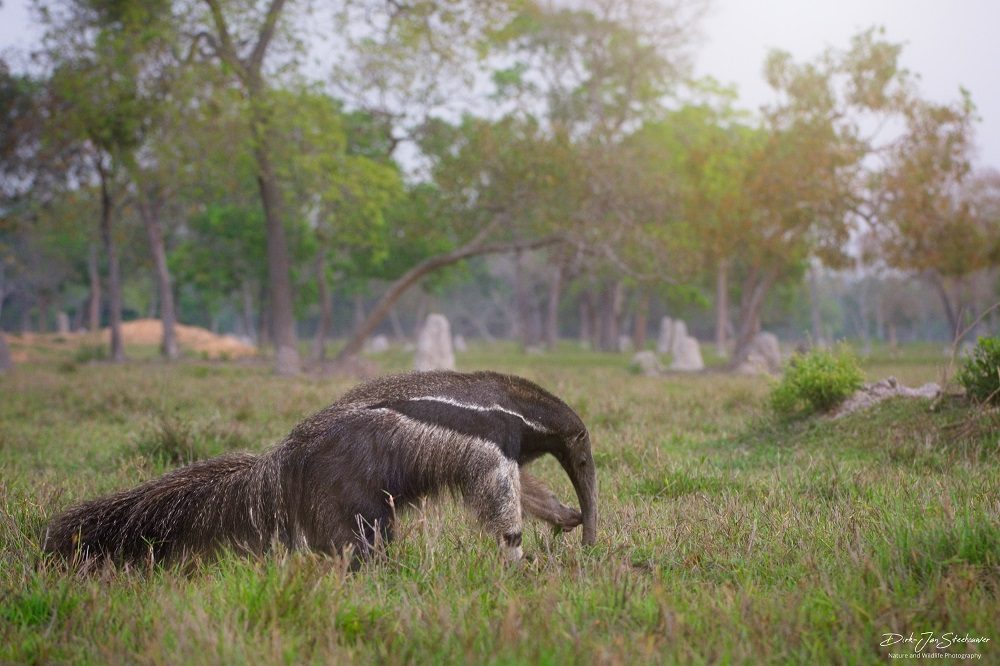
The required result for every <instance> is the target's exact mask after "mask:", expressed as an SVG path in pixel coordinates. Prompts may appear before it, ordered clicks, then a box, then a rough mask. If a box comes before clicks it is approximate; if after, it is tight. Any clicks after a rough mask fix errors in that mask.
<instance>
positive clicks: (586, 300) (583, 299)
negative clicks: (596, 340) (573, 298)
mask: <svg viewBox="0 0 1000 666" xmlns="http://www.w3.org/2000/svg"><path fill="white" fill-rule="evenodd" d="M593 309H594V306H593V303H591V301H590V292H587V291H584V292H583V293H582V294H580V344H581V345H590V344H591V341H592V338H593V337H594V329H593V327H592V326H591V322H592V321H593V318H594V316H593V312H592V311H593Z"/></svg>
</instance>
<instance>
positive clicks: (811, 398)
mask: <svg viewBox="0 0 1000 666" xmlns="http://www.w3.org/2000/svg"><path fill="white" fill-rule="evenodd" d="M863 382H864V374H863V373H862V372H861V368H860V367H859V366H858V360H857V358H855V356H854V354H853V353H852V352H851V350H850V349H849V348H847V347H840V348H838V349H836V350H829V349H814V350H813V351H811V352H809V353H808V354H803V355H799V354H796V355H795V356H793V357H792V359H791V361H789V363H788V368H787V369H786V370H785V376H784V377H782V379H781V381H780V382H779V383H778V385H777V386H775V387H774V390H773V391H772V392H771V407H772V409H774V411H775V412H777V413H778V415H780V416H784V417H790V416H796V415H799V416H805V415H808V414H813V413H816V412H826V411H829V410H831V409H833V408H834V407H836V406H837V405H839V404H840V403H841V402H843V401H844V399H845V398H847V397H848V396H849V395H851V394H852V393H854V391H856V390H858V389H859V388H861V384H862V383H863Z"/></svg>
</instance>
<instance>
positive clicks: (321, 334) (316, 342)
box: [312, 252, 333, 363]
mask: <svg viewBox="0 0 1000 666" xmlns="http://www.w3.org/2000/svg"><path fill="white" fill-rule="evenodd" d="M316 286H317V289H318V291H319V322H318V323H317V325H316V337H315V338H313V348H312V357H313V360H315V361H316V362H317V363H321V362H323V361H325V360H326V339H327V337H328V336H329V334H330V328H331V326H332V325H333V302H332V301H331V298H330V285H329V284H328V283H327V281H326V253H325V252H320V253H319V254H318V255H316Z"/></svg>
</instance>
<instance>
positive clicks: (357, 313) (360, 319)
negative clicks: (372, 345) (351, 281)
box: [352, 292, 367, 337]
mask: <svg viewBox="0 0 1000 666" xmlns="http://www.w3.org/2000/svg"><path fill="white" fill-rule="evenodd" d="M364 323H365V296H364V294H362V293H360V292H358V293H356V294H354V325H353V326H352V328H353V329H354V330H355V331H356V330H358V329H359V328H361V327H362V326H364ZM366 337H367V336H366Z"/></svg>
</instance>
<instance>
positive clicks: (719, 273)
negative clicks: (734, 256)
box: [715, 259, 729, 358]
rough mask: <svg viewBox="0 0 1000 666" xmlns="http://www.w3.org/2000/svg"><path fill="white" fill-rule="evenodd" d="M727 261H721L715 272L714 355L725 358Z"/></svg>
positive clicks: (727, 307)
mask: <svg viewBox="0 0 1000 666" xmlns="http://www.w3.org/2000/svg"><path fill="white" fill-rule="evenodd" d="M728 334H729V260H728V259H722V260H720V261H719V266H718V267H717V268H716V271H715V353H716V354H718V355H719V357H720V358H725V356H726V354H727V353H728V347H729V340H728Z"/></svg>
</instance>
